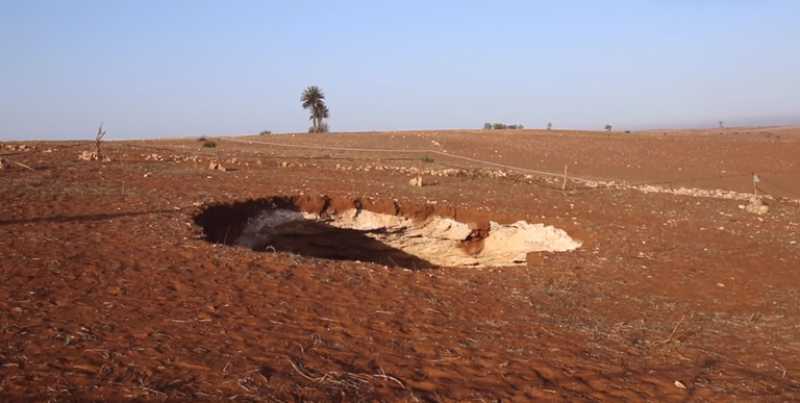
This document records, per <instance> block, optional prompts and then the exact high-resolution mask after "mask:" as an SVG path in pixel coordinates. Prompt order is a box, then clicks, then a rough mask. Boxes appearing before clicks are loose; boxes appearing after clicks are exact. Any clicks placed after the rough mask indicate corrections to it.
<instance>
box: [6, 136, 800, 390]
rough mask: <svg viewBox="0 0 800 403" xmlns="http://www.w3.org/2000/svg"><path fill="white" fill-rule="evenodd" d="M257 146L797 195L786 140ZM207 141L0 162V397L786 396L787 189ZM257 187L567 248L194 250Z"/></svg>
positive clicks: (792, 221) (794, 329) (792, 301)
mask: <svg viewBox="0 0 800 403" xmlns="http://www.w3.org/2000/svg"><path fill="white" fill-rule="evenodd" d="M253 139H255V140H258V139H262V140H263V139H266V140H269V141H274V142H285V143H286V144H296V145H301V144H309V145H311V144H313V145H330V146H344V147H355V146H358V147H384V148H402V147H406V148H433V147H439V148H441V149H443V150H446V151H447V152H449V153H453V154H459V155H465V156H471V157H480V158H481V159H487V160H490V161H495V162H502V163H506V164H510V165H515V166H519V167H522V168H529V169H542V170H552V171H556V172H558V171H561V170H562V169H563V166H564V164H570V166H569V172H570V173H572V174H574V175H585V176H592V177H601V178H611V179H616V180H625V181H629V182H636V183H657V182H669V183H670V184H675V185H684V186H693V187H701V188H724V189H730V190H736V191H740V192H747V191H750V190H751V188H752V184H751V182H750V175H751V174H752V172H757V173H759V175H760V176H761V177H762V179H764V180H763V182H762V185H763V189H762V190H763V191H764V192H767V193H771V194H774V195H775V196H776V197H780V196H783V197H789V198H800V181H798V180H797V178H799V177H800V161H799V160H798V158H797V156H798V155H800V130H796V129H759V130H750V131H745V130H742V131H736V130H735V129H728V130H726V132H725V133H724V134H719V133H718V132H717V131H714V132H708V133H706V132H700V133H695V132H692V133H671V134H670V135H664V134H662V133H649V134H640V135H636V136H630V135H629V136H626V135H622V134H615V135H611V136H607V135H604V134H589V133H565V132H554V133H546V132H541V131H540V132H532V131H531V132H527V131H526V133H524V134H520V133H480V132H466V133H464V132H439V133H435V132H427V133H411V132H407V133H389V134H384V135H374V134H352V135H329V136H305V135H296V136H270V137H260V138H255V137H254V138H253ZM434 141H435V142H436V143H438V144H439V145H438V146H437V145H435V144H434V143H433V142H434ZM217 143H218V147H217V148H215V149H203V148H200V147H199V143H197V142H196V141H192V140H186V141H159V142H156V141H149V142H120V143H110V144H109V145H108V154H109V155H110V157H111V158H112V162H109V163H98V162H86V161H78V160H77V155H78V154H79V152H80V151H82V150H88V149H90V145H89V143H50V144H35V147H36V149H35V150H33V151H24V152H16V151H14V152H9V151H7V150H2V151H3V154H6V157H7V158H12V159H14V160H15V161H19V162H22V163H24V164H26V165H29V166H31V167H33V168H34V169H35V171H28V170H25V169H22V168H19V167H11V168H9V169H7V170H4V171H0V193H1V194H2V196H0V201H1V202H2V203H0V254H2V256H0V258H1V259H0V262H1V263H0V400H3V399H5V400H15V399H16V400H23V399H29V398H33V399H36V400H42V401H46V400H48V399H53V400H55V401H79V400H87V399H98V400H100V399H105V400H154V401H162V400H172V401H199V400H206V401H219V400H228V399H232V398H234V397H235V400H236V401H301V400H313V401H358V400H367V401H371V400H375V399H377V400H386V401H469V400H472V401H481V399H483V400H486V401H488V400H491V399H502V400H504V401H506V400H513V401H535V400H540V401H541V400H544V401H548V400H554V401H562V400H563V401H591V400H630V401H643V400H649V401H686V400H690V401H737V400H738V401H754V400H758V401H793V400H800V358H798V357H800V339H798V323H800V306H799V305H798V304H797V301H798V300H800V293H799V292H798V290H799V289H800V271H798V267H800V245H798V243H799V242H800V206H798V204H796V203H791V202H782V201H774V202H771V203H770V206H769V207H770V212H769V213H768V214H767V215H764V216H756V215H752V214H749V213H746V212H744V211H742V210H741V209H740V208H739V205H740V204H742V202H740V201H734V200H718V199H709V198H692V197H685V196H674V195H667V194H644V193H641V192H637V191H624V190H619V189H611V188H603V187H600V188H595V189H588V188H578V187H575V186H571V187H570V188H569V189H568V190H567V191H566V192H563V191H561V189H560V186H559V185H557V184H553V183H548V182H546V181H542V180H539V179H533V180H520V178H519V177H516V176H512V175H509V176H505V177H498V176H497V175H482V174H479V173H476V174H475V175H468V176H463V175H462V176H442V177H436V178H433V179H434V180H435V181H436V184H435V185H432V186H426V187H422V188H412V187H410V186H409V185H408V180H409V178H410V176H409V175H406V174H403V173H401V172H398V171H391V170H381V171H376V170H375V169H370V170H369V171H365V170H364V169H356V168H358V167H365V166H370V167H374V166H376V165H390V166H398V167H416V168H420V169H452V168H477V166H474V165H471V164H470V165H468V166H465V165H464V164H462V163H458V162H455V161H448V160H447V159H446V158H440V157H438V156H435V157H433V159H432V160H430V159H426V160H424V161H423V160H422V159H420V156H419V155H403V154H397V155H391V156H385V155H381V156H380V157H381V158H382V159H380V160H378V159H377V157H378V156H377V155H376V154H370V153H359V152H325V151H310V150H302V149H289V148H279V147H269V146H261V145H246V144H241V143H233V142H226V141H218V142H217ZM48 149H51V150H52V152H45V151H46V150H48ZM437 149H438V148H437ZM154 153H155V154H158V155H159V157H163V159H165V160H164V161H158V160H152V158H151V160H147V159H146V158H145V157H146V156H147V155H151V154H154ZM187 156H188V157H192V156H198V157H199V158H198V160H199V161H198V162H193V161H184V160H183V159H184V157H187ZM178 157H180V158H178ZM387 157H388V158H387ZM174 158H178V159H180V162H174V161H173V159H174ZM234 158H235V159H236V161H231V160H232V159H234ZM212 159H219V160H222V161H223V165H224V166H226V167H228V168H232V170H231V171H229V172H219V171H211V170H209V169H208V162H209V161H210V160H212ZM337 165H338V168H337ZM348 168H353V169H348ZM770 186H772V187H770ZM275 195H287V196H299V195H303V196H313V197H316V196H319V195H326V196H329V197H331V198H332V199H335V200H340V201H341V202H342V203H352V201H353V200H355V199H359V200H361V201H362V202H363V203H366V204H370V203H371V204H374V205H379V204H381V203H385V202H387V201H394V200H395V199H396V200H397V201H398V202H399V203H401V204H403V205H409V206H420V208H423V206H431V202H435V205H432V206H433V207H431V208H432V209H435V210H438V211H442V212H449V213H450V214H452V215H459V214H460V216H462V217H468V218H472V219H474V220H483V219H486V218H491V219H493V220H496V221H500V222H513V221H515V220H527V221H528V222H543V223H545V224H550V225H555V226H557V227H559V228H563V229H565V230H566V231H567V232H568V233H569V234H570V235H572V236H573V237H575V238H577V239H580V240H581V241H583V246H582V247H581V248H580V249H578V250H577V251H575V252H568V253H554V254H539V255H536V256H531V257H530V258H529V261H528V265H527V267H509V268H495V269H476V268H425V269H420V270H410V269H406V268H402V267H387V266H384V265H382V264H377V263H369V262H355V261H347V260H325V259H319V258H314V257H307V256H301V255H296V254H287V253H270V252H266V253H264V252H255V251H251V250H248V249H244V248H232V247H227V246H223V245H215V244H211V243H209V242H206V240H205V239H204V236H203V233H202V229H201V228H200V227H199V226H197V225H196V224H195V218H196V216H197V215H198V214H200V213H201V212H202V211H203V208H204V206H205V205H206V204H209V203H212V202H217V203H227V202H236V201H242V200H247V199H256V198H265V197H270V196H275Z"/></svg>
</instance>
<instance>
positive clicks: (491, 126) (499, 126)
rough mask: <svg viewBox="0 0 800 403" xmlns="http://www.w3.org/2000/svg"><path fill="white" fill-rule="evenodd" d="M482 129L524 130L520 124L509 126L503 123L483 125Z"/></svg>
mask: <svg viewBox="0 0 800 403" xmlns="http://www.w3.org/2000/svg"><path fill="white" fill-rule="evenodd" d="M483 128H484V129H485V130H520V129H524V128H525V126H523V125H520V124H516V125H509V124H505V123H499V122H495V123H484V124H483Z"/></svg>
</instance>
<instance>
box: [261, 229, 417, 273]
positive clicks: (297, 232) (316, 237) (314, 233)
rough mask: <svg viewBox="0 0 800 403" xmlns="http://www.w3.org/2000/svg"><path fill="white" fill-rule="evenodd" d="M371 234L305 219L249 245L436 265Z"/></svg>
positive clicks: (389, 263)
mask: <svg viewBox="0 0 800 403" xmlns="http://www.w3.org/2000/svg"><path fill="white" fill-rule="evenodd" d="M368 233H369V231H361V230H354V229H346V228H338V227H334V226H332V225H329V224H326V223H324V222H321V221H316V220H301V221H293V222H290V223H286V224H283V225H280V226H278V227H276V228H272V229H269V230H264V231H262V232H261V233H260V234H259V238H258V239H255V240H254V241H255V242H248V244H249V245H248V246H251V247H252V249H253V250H257V251H273V250H274V251H278V252H291V253H295V254H298V255H303V256H311V257H316V258H322V259H332V260H358V261H362V262H372V263H377V264H381V265H384V266H389V267H404V268H408V269H415V270H416V269H426V268H430V267H433V265H432V264H431V263H430V262H428V261H426V260H424V259H421V258H419V257H417V256H414V255H411V254H409V253H406V252H404V251H402V250H400V249H397V248H395V247H392V246H390V245H387V244H385V243H383V242H381V241H379V240H377V239H374V238H372V237H370V236H369V235H368Z"/></svg>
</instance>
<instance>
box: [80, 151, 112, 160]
mask: <svg viewBox="0 0 800 403" xmlns="http://www.w3.org/2000/svg"><path fill="white" fill-rule="evenodd" d="M78 159H79V160H81V161H99V160H100V156H99V155H98V154H97V152H96V151H81V153H80V154H79V155H78ZM103 162H111V158H109V157H108V156H104V157H103Z"/></svg>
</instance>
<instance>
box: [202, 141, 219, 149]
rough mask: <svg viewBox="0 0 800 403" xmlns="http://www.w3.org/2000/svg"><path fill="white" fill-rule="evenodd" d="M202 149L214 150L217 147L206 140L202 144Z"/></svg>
mask: <svg viewBox="0 0 800 403" xmlns="http://www.w3.org/2000/svg"><path fill="white" fill-rule="evenodd" d="M203 147H204V148H216V147H217V143H215V142H213V141H210V140H206V141H204V142H203Z"/></svg>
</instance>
